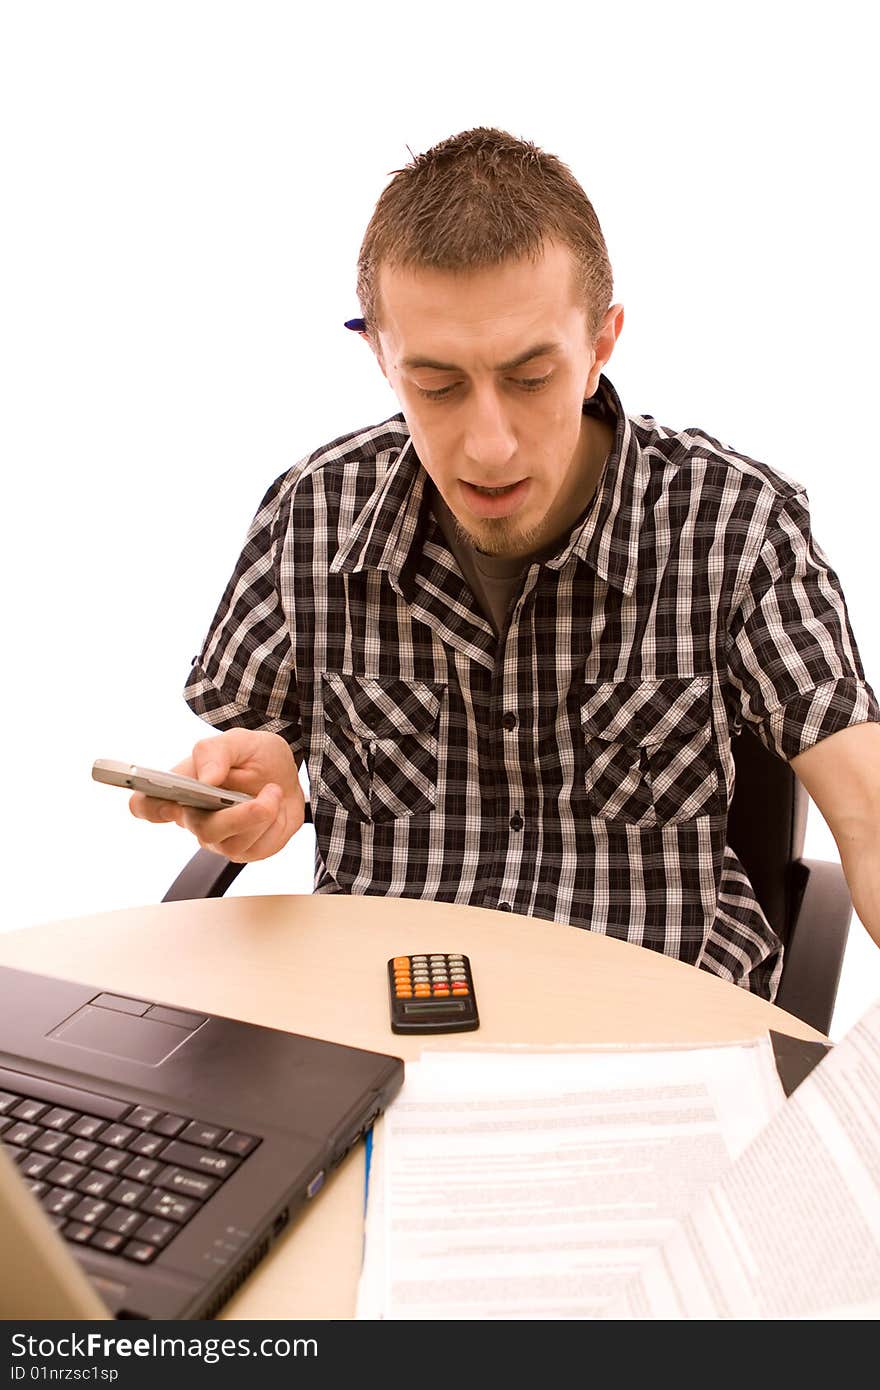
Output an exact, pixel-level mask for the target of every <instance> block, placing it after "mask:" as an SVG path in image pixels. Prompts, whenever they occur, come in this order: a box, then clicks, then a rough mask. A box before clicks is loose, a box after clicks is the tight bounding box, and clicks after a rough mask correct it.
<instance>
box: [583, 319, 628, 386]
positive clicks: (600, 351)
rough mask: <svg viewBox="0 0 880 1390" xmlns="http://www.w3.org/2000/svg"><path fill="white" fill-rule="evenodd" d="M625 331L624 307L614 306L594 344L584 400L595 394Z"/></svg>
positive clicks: (602, 324) (604, 320) (601, 326)
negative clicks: (623, 330) (615, 347)
mask: <svg viewBox="0 0 880 1390" xmlns="http://www.w3.org/2000/svg"><path fill="white" fill-rule="evenodd" d="M622 329H623V305H622V304H612V305H611V308H610V309H609V310H608V312H607V314H606V315H605V317H604V318H603V320H602V323H601V325H600V327H599V331H598V333H597V334H596V341H595V343H594V344H593V347H594V351H595V354H596V356H595V358H594V360H593V366H592V368H591V369H590V375H589V378H588V380H587V389H586V390H585V392H584V399H585V400H588V399H589V397H590V396H592V395H593V394H594V393H595V390H596V387H597V386H598V385H599V377H600V376H601V375H602V371H603V368H604V367H605V364H606V363H607V362H608V360H609V358H610V357H611V354H612V352H613V351H614V345H615V343H616V342H617V339H618V338H619V337H620V334H621V331H622Z"/></svg>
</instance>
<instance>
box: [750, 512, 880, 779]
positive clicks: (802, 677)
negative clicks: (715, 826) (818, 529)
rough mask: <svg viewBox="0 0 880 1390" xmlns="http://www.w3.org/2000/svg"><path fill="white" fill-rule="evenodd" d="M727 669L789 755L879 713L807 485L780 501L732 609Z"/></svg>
mask: <svg viewBox="0 0 880 1390" xmlns="http://www.w3.org/2000/svg"><path fill="white" fill-rule="evenodd" d="M728 638H729V642H728V654H727V655H728V675H729V678H730V682H731V686H732V688H733V691H734V693H735V699H736V700H737V703H738V705H739V713H740V714H741V717H742V720H744V721H745V722H747V723H749V724H751V725H752V726H753V727H754V729H755V732H756V733H757V734H758V736H759V737H760V738H761V740H762V742H763V743H764V744H765V745H766V746H767V747H768V748H769V749H770V750H771V751H772V752H774V753H777V754H778V755H779V756H780V757H781V758H786V759H790V758H794V757H796V756H797V754H798V753H803V752H804V751H805V749H807V748H810V747H812V745H813V744H815V743H819V742H820V741H821V740H822V739H823V738H827V737H828V736H829V735H830V734H834V733H837V732H838V731H839V730H840V729H845V728H848V727H849V726H850V725H853V724H864V723H868V722H878V721H880V708H878V704H877V699H876V697H875V694H874V691H873V690H872V688H871V686H870V685H869V684H868V682H867V681H866V680H865V673H864V670H863V668H862V662H861V658H860V656H859V652H858V648H857V646H856V642H855V638H854V637H853V634H852V630H851V628H850V624H849V618H848V615H847V611H846V602H845V600H844V596H843V592H842V590H841V587H840V582H839V580H838V578H837V575H836V574H835V572H834V571H833V569H832V568H831V566H830V564H829V562H828V559H827V557H826V556H825V555H824V553H823V551H822V550H821V549H820V547H819V546H818V545H817V544H816V542H815V540H814V539H813V536H812V531H811V526H810V515H809V507H808V502H807V497H806V494H805V493H804V492H797V493H794V494H792V495H790V496H786V497H784V498H782V499H781V500H780V502H779V503H778V504H777V505H776V506H775V507H774V509H773V513H772V517H771V521H770V524H769V525H768V527H767V531H766V534H765V537H764V539H763V543H762V544H761V546H760V549H759V551H758V555H757V558H756V560H755V564H754V566H753V568H752V571H751V573H750V575H749V577H748V582H747V583H746V585H745V589H744V592H743V594H742V596H741V599H740V601H739V603H738V604H737V605H736V607H735V608H734V612H733V615H732V620H731V623H730V626H729V630H728Z"/></svg>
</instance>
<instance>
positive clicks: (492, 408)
mask: <svg viewBox="0 0 880 1390" xmlns="http://www.w3.org/2000/svg"><path fill="white" fill-rule="evenodd" d="M464 452H465V455H466V458H467V461H468V463H469V464H471V465H472V466H473V467H474V468H475V469H478V470H479V481H480V482H484V483H486V482H488V481H489V479H490V478H493V477H495V476H496V475H497V474H501V473H502V472H503V470H504V469H505V468H506V467H507V465H508V464H509V463H510V461H511V459H512V458H513V456H514V454H515V453H516V436H515V435H514V431H513V427H512V425H511V423H510V421H509V419H508V418H507V412H506V408H505V404H504V402H503V401H502V400H501V399H499V395H498V392H497V390H496V388H495V385H494V384H493V383H491V382H489V383H487V384H486V385H485V386H483V387H474V388H473V389H472V391H471V398H470V400H469V401H468V403H467V417H466V422H465V437H464Z"/></svg>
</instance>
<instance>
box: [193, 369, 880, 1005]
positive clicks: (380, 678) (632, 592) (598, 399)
mask: <svg viewBox="0 0 880 1390" xmlns="http://www.w3.org/2000/svg"><path fill="white" fill-rule="evenodd" d="M584 409H585V410H591V409H592V410H599V411H600V412H603V413H604V414H605V415H606V418H608V419H611V420H613V421H615V422H616V430H615V442H614V446H613V448H612V451H611V453H610V455H609V458H608V460H607V463H606V466H605V470H604V473H603V475H602V479H601V482H600V485H599V488H598V489H597V492H596V494H595V497H594V499H593V502H592V504H591V506H590V507H589V508H588V510H587V512H586V514H585V516H583V517H581V519H580V520H579V521H578V523H577V524H576V525H575V527H574V529H573V530H572V532H571V533H570V534H569V535H567V536H564V537H563V538H562V539H561V540H560V543H559V548H558V550H557V552H556V553H555V554H554V555H551V556H550V557H549V558H546V557H545V558H544V559H543V560H542V561H541V562H540V563H538V562H535V563H533V564H531V565H530V566H529V568H528V570H527V572H526V573H525V574H524V577H523V581H522V586H521V589H520V592H519V596H518V598H517V599H516V601H515V603H514V604H513V605H512V607H511V610H510V612H509V615H508V621H507V626H506V630H505V631H503V632H502V633H501V636H500V638H499V637H496V635H495V633H494V632H493V629H492V626H491V624H490V622H489V621H488V619H487V617H486V616H485V615H484V614H483V612H482V611H481V610H480V608H479V607H478V605H477V603H476V600H475V598H474V596H473V594H472V593H471V591H470V589H469V588H468V586H467V584H466V582H465V580H464V578H463V577H462V574H461V571H460V569H459V567H458V565H457V564H456V561H455V559H454V558H453V555H452V553H451V551H450V549H449V546H448V545H447V543H446V540H445V539H444V535H443V532H442V530H441V528H440V526H439V525H438V523H437V520H436V518H435V516H434V514H433V511H432V508H431V505H430V499H431V492H432V490H431V489H430V487H426V483H427V474H426V473H425V471H424V469H423V467H422V465H421V463H420V461H419V459H418V456H417V454H416V452H415V447H414V445H413V443H412V440H411V438H410V435H409V430H408V428H407V425H406V422H405V419H404V416H403V414H402V413H401V414H399V415H395V416H393V417H391V418H390V419H388V420H384V421H383V422H382V423H381V424H378V425H374V426H371V427H370V428H367V429H362V430H357V431H354V432H353V433H349V434H346V435H343V436H341V437H340V438H338V439H335V440H334V441H333V442H332V443H330V444H328V445H326V447H324V448H321V449H318V450H316V451H315V452H314V453H312V454H310V455H309V456H308V457H307V458H305V459H303V460H301V461H300V462H299V463H297V464H296V465H295V466H294V467H293V468H291V469H290V470H289V471H288V472H287V473H285V474H284V475H283V476H282V477H280V478H278V479H277V480H276V482H275V483H274V484H273V485H272V487H271V488H270V489H269V491H268V492H267V494H266V496H265V497H264V499H263V502H262V503H261V505H260V508H259V510H258V512H257V514H256V517H255V518H254V521H253V523H252V525H251V527H250V530H249V532H248V535H247V539H246V542H245V546H244V549H243V551H242V554H241V557H240V559H239V561H238V563H237V565H236V567H235V571H234V573H233V575H232V578H231V579H230V581H229V584H228V586H227V588H226V591H225V593H224V595H223V598H222V600H221V603H220V606H219V608H218V610H217V614H216V616H215V618H214V621H213V624H212V626H211V629H210V632H209V634H208V636H207V638H206V640H205V643H204V646H203V649H202V652H201V655H200V656H199V657H198V658H196V659H195V660H194V662H193V667H192V670H191V672H190V675H189V680H188V682H187V686H186V692H185V698H186V700H187V702H188V704H189V705H190V707H191V708H192V709H193V710H194V711H195V712H196V713H197V714H199V715H200V716H201V717H202V718H203V719H205V720H207V721H208V722H209V723H210V724H212V725H214V726H216V727H217V728H218V729H229V728H232V727H234V726H243V727H245V728H249V729H265V730H270V731H273V732H276V733H279V734H281V735H283V737H284V738H285V739H286V740H287V741H288V742H289V744H290V746H291V748H292V749H293V751H294V753H295V754H296V756H297V759H298V760H300V761H302V762H304V763H305V765H306V769H307V772H308V779H309V789H310V798H311V805H312V812H313V817H314V824H315V832H316V837H317V841H316V873H315V891H316V892H325V893H339V892H341V893H370V894H378V895H383V894H387V895H392V896H395V897H411V898H428V899H435V900H438V901H443V902H454V903H466V904H470V905H472V906H473V905H476V906H483V907H491V908H502V909H507V908H510V909H512V910H513V911H516V912H520V913H524V914H526V915H528V916H530V917H534V918H539V919H540V918H546V919H550V920H554V921H557V922H566V923H571V924H573V925H575V926H579V927H584V928H587V929H589V930H591V931H595V932H604V933H606V934H607V935H609V936H615V937H619V938H622V939H625V940H627V941H631V942H635V943H636V944H638V945H641V946H647V947H651V948H653V949H655V950H658V951H662V952H664V953H665V954H666V955H670V956H674V957H677V958H678V959H680V960H682V961H685V962H688V963H690V964H692V965H695V966H700V967H702V968H703V969H706V970H710V971H712V972H714V973H715V974H716V975H720V976H721V977H722V978H724V979H726V980H730V981H733V982H734V983H736V984H740V985H743V986H745V987H747V988H749V989H751V990H753V991H754V992H755V993H757V994H759V995H761V996H763V997H764V998H767V999H772V998H773V997H774V995H775V992H776V987H777V984H778V980H779V975H780V973H781V966H782V960H781V947H780V942H779V939H778V937H777V936H776V935H775V934H774V932H773V931H772V929H771V928H770V926H769V924H768V922H767V920H766V918H765V916H764V914H763V912H762V911H761V909H760V907H759V906H758V903H757V901H756V899H755V895H754V892H753V890H752V887H751V885H750V883H749V881H748V878H747V876H746V874H745V871H744V870H743V868H742V865H741V864H740V862H739V860H738V859H737V858H736V856H735V855H734V853H733V851H732V850H731V849H730V847H729V846H728V845H727V843H726V828H727V810H728V806H729V803H730V798H731V795H732V792H733V780H734V765H733V757H732V754H731V744H730V740H731V735H732V734H733V733H735V732H737V731H738V730H739V729H740V728H741V727H742V725H743V724H744V723H745V722H747V723H748V724H750V725H751V726H752V727H753V729H754V730H755V732H756V733H757V734H758V736H759V737H760V738H761V739H762V740H763V742H764V743H765V744H766V746H767V747H768V748H770V749H772V750H773V751H774V752H775V753H777V754H778V755H779V756H780V757H782V758H787V759H788V758H792V757H794V756H795V755H796V754H798V753H801V752H803V751H804V750H805V749H806V748H809V747H810V746H811V745H812V744H814V743H817V742H818V741H819V740H821V739H822V738H825V737H827V736H828V735H829V734H832V733H835V732H836V731H837V730H839V729H843V728H845V727H847V726H849V725H852V724H858V723H863V722H865V721H868V720H880V711H878V706H877V701H876V699H875V696H874V693H873V691H872V690H871V687H870V686H869V685H868V684H867V683H866V681H865V678H864V672H863V670H862V665H861V660H860V657H859V653H858V651H857V648H856V645H855V641H854V639H853V635H852V632H851V630H850V626H849V620H848V617H847V613H846V607H845V603H844V599H843V595H842V593H841V590H840V585H839V582H838V580H837V576H836V575H835V574H834V572H833V570H832V569H831V568H830V566H829V563H828V561H827V559H826V557H825V555H824V554H823V552H822V551H821V549H820V548H819V547H818V545H817V544H816V543H815V541H814V540H813V539H812V536H811V532H810V519H809V513H808V504H807V498H806V495H805V493H804V490H803V489H802V488H801V487H800V486H799V485H798V484H797V483H795V482H793V481H791V480H790V479H788V478H786V477H785V476H784V475H781V474H779V473H778V472H775V471H773V470H771V469H770V468H768V467H767V466H766V465H764V464H763V463H759V462H756V461H755V460H754V459H751V458H748V457H746V456H745V455H743V454H740V453H737V452H735V451H733V450H732V449H730V448H729V447H728V446H726V445H724V444H722V443H720V442H719V441H718V440H717V439H713V438H711V436H709V435H707V434H706V433H705V432H704V431H702V430H700V429H698V428H696V427H689V428H687V429H685V430H677V431H676V430H672V429H669V428H666V427H663V426H661V425H658V424H657V422H656V421H655V420H654V418H653V417H652V416H650V415H638V416H628V415H626V414H625V413H624V411H623V408H622V406H621V403H620V399H619V397H618V395H617V392H616V391H615V389H614V387H613V386H612V385H611V383H610V381H609V380H608V379H607V377H605V376H602V377H601V379H600V383H599V387H598V389H597V392H596V396H595V397H594V398H593V400H591V401H588V402H585V405H584Z"/></svg>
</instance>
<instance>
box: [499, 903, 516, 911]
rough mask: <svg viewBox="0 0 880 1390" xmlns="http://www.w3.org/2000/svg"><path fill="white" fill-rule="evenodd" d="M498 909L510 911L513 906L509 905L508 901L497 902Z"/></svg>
mask: <svg viewBox="0 0 880 1390" xmlns="http://www.w3.org/2000/svg"><path fill="white" fill-rule="evenodd" d="M498 911H499V912H512V911H513V908H512V907H511V906H510V903H499V904H498Z"/></svg>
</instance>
